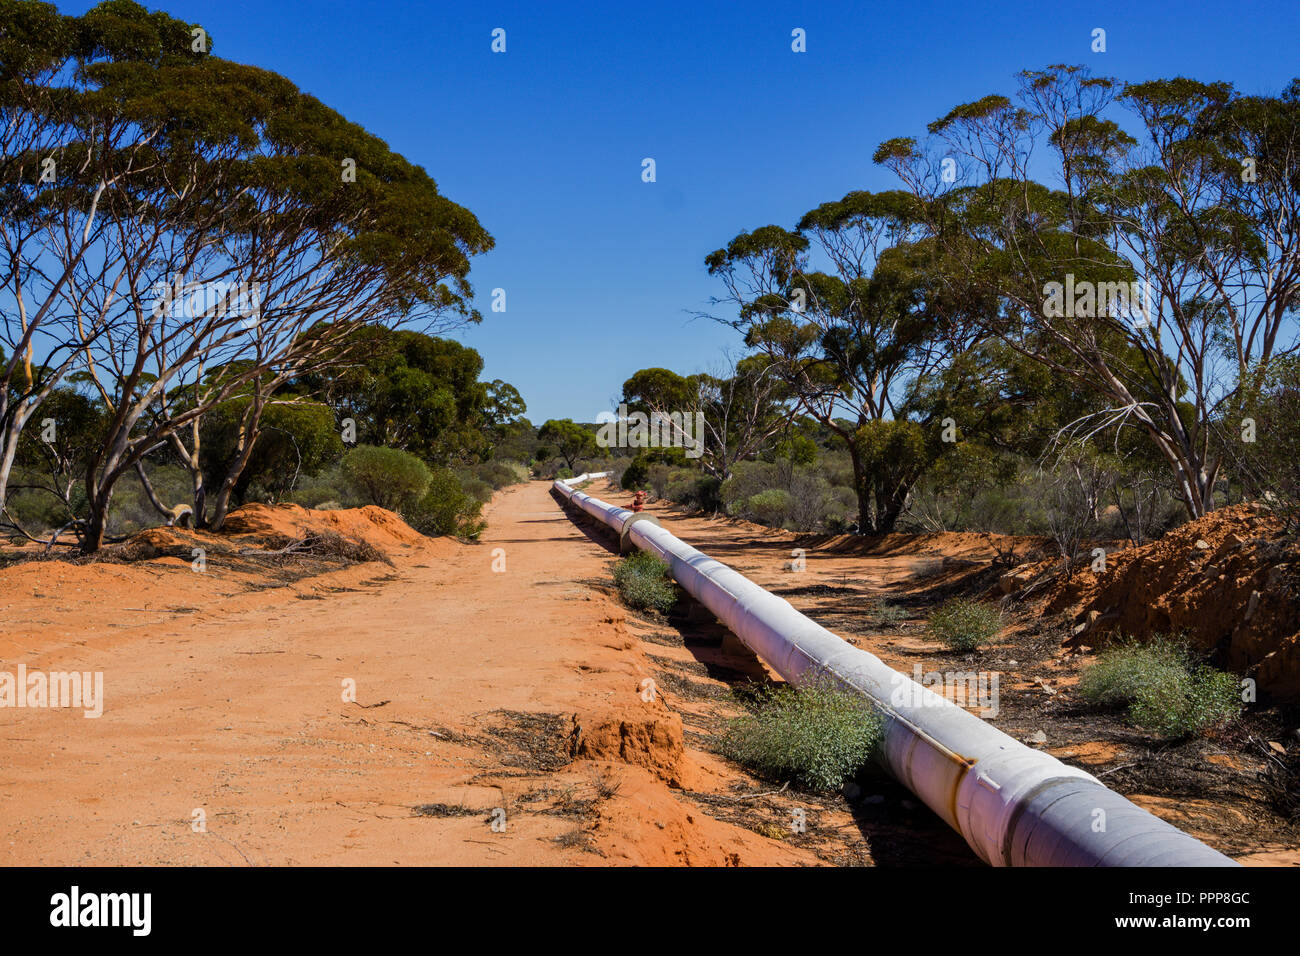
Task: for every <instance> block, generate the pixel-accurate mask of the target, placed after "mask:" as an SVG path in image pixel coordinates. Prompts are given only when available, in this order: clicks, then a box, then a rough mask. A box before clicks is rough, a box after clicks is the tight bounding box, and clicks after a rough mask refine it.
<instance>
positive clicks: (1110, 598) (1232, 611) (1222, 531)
mask: <svg viewBox="0 0 1300 956" xmlns="http://www.w3.org/2000/svg"><path fill="white" fill-rule="evenodd" d="M1279 531H1280V528H1279V524H1278V522H1277V521H1275V520H1274V519H1273V518H1271V517H1269V516H1268V515H1261V514H1257V513H1256V512H1255V511H1254V510H1253V509H1252V508H1251V507H1250V506H1246V505H1239V506H1235V507H1232V508H1222V509H1220V510H1218V511H1215V512H1213V513H1211V514H1209V515H1206V516H1205V517H1204V518H1200V519H1198V520H1196V521H1192V522H1189V523H1188V524H1185V525H1183V526H1182V527H1180V528H1176V529H1174V530H1173V531H1170V532H1169V533H1168V534H1166V535H1165V536H1164V537H1162V538H1161V539H1160V540H1158V541H1153V542H1151V543H1150V544H1146V545H1143V546H1141V547H1139V548H1132V549H1130V550H1127V551H1121V552H1119V553H1117V554H1113V555H1111V556H1109V557H1108V559H1107V564H1108V567H1107V570H1106V571H1105V572H1102V573H1101V574H1096V573H1094V572H1093V571H1092V570H1091V569H1090V568H1088V567H1086V566H1085V567H1083V568H1082V569H1081V570H1079V571H1077V572H1076V573H1075V574H1074V577H1073V578H1072V579H1070V580H1068V581H1066V580H1062V581H1059V582H1057V583H1056V584H1055V585H1054V586H1053V587H1052V589H1051V590H1049V591H1048V593H1047V598H1046V602H1045V606H1044V613H1047V614H1053V613H1063V612H1064V613H1070V614H1073V615H1074V616H1075V619H1076V621H1077V622H1078V624H1077V627H1076V634H1075V637H1074V641H1075V642H1076V643H1083V644H1089V645H1093V646H1096V645H1097V644H1098V642H1099V638H1100V639H1102V640H1104V638H1105V637H1106V636H1108V635H1113V634H1119V633H1123V634H1132V635H1136V636H1147V635H1150V634H1156V633H1165V634H1185V635H1186V636H1187V637H1188V638H1189V639H1190V640H1191V641H1192V643H1193V644H1194V645H1195V646H1196V647H1197V648H1199V649H1201V650H1204V651H1207V652H1208V651H1215V652H1216V653H1217V662H1218V663H1220V664H1221V665H1223V666H1226V667H1228V668H1230V669H1232V670H1234V671H1236V672H1238V673H1245V674H1247V675H1249V676H1252V677H1254V678H1255V680H1256V681H1257V683H1258V686H1259V687H1260V689H1261V690H1264V691H1267V692H1268V693H1270V694H1272V695H1274V696H1276V697H1278V698H1282V699H1294V698H1300V594H1298V592H1300V562H1298V561H1297V559H1300V548H1297V545H1296V542H1295V541H1294V540H1291V541H1288V540H1286V539H1284V538H1281V537H1280V536H1279Z"/></svg>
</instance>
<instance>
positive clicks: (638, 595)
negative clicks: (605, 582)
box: [614, 551, 677, 614]
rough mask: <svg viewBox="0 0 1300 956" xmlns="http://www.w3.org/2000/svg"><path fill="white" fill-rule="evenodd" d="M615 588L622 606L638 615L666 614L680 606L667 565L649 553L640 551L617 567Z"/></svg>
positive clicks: (624, 559) (615, 568) (619, 563)
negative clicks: (675, 605)
mask: <svg viewBox="0 0 1300 956" xmlns="http://www.w3.org/2000/svg"><path fill="white" fill-rule="evenodd" d="M614 584H615V586H617V587H618V593H619V595H620V596H621V597H622V599H623V603H624V604H626V605H627V606H628V607H630V608H633V609H635V610H638V611H658V612H659V613H661V614H667V613H668V611H669V610H671V608H672V606H673V605H674V604H676V603H677V588H676V586H675V585H674V584H673V581H672V578H670V577H669V575H668V565H666V564H665V563H664V562H663V561H661V560H659V558H657V557H655V556H654V555H653V554H650V553H649V552H648V551H638V552H637V553H636V554H632V555H629V556H628V557H626V558H623V559H622V560H621V561H619V562H618V564H616V565H614Z"/></svg>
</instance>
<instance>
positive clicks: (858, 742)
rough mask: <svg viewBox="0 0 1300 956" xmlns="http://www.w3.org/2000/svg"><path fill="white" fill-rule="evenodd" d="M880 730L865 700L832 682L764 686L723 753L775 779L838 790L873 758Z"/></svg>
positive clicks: (734, 724) (735, 723)
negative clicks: (800, 685)
mask: <svg viewBox="0 0 1300 956" xmlns="http://www.w3.org/2000/svg"><path fill="white" fill-rule="evenodd" d="M881 728H882V725H881V720H880V717H879V716H878V715H877V714H876V713H875V712H874V711H873V710H872V709H871V707H870V706H869V705H868V704H867V703H866V701H864V700H863V699H862V698H861V697H860V696H859V695H857V694H854V693H851V692H849V691H846V690H844V689H843V688H842V687H840V686H838V685H836V684H833V683H832V682H831V681H830V680H829V679H822V680H817V681H813V682H810V683H809V684H807V685H805V686H803V687H800V688H793V687H788V686H782V687H763V688H760V689H759V690H758V691H757V692H756V693H755V694H754V697H753V701H752V706H751V710H750V712H749V713H747V714H744V715H742V716H740V717H737V718H734V719H733V720H731V721H730V723H729V724H728V727H727V730H726V733H725V734H724V735H723V738H722V752H723V753H724V754H725V755H726V756H728V757H730V758H731V759H732V760H735V761H737V762H739V763H742V764H745V765H746V766H748V767H752V768H753V769H754V770H756V771H757V772H759V773H761V774H763V775H764V776H766V777H769V778H771V779H774V780H788V779H790V778H794V779H796V780H798V781H799V783H801V784H802V785H804V786H806V787H809V788H811V789H813V790H836V789H838V788H839V787H841V786H843V785H844V784H845V783H846V782H847V781H848V780H850V779H852V778H853V777H854V776H855V775H856V774H857V772H858V771H859V770H860V769H861V768H862V767H863V766H865V765H866V763H867V761H868V760H870V759H871V756H872V754H873V752H874V750H875V748H876V746H877V744H878V743H879V740H880V734H881Z"/></svg>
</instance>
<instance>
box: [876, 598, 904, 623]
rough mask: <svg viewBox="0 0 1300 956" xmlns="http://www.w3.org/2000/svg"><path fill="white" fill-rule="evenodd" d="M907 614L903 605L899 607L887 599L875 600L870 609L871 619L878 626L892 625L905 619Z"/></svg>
mask: <svg viewBox="0 0 1300 956" xmlns="http://www.w3.org/2000/svg"><path fill="white" fill-rule="evenodd" d="M908 616H909V614H908V610H907V608H905V607H899V606H898V605H897V604H892V603H890V602H889V601H877V602H876V606H875V607H873V608H872V609H871V619H872V621H873V622H875V624H876V626H878V627H886V628H887V627H894V626H895V625H897V624H900V623H901V622H903V621H905V620H907V618H908Z"/></svg>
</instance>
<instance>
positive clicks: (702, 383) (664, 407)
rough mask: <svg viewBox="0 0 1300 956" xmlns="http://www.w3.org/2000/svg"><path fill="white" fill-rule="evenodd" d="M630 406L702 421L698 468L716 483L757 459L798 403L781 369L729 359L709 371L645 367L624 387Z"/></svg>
mask: <svg viewBox="0 0 1300 956" xmlns="http://www.w3.org/2000/svg"><path fill="white" fill-rule="evenodd" d="M622 400H623V401H624V402H625V403H626V404H627V406H628V408H630V409H632V410H633V411H640V412H643V413H646V414H649V415H658V416H659V417H660V419H661V420H663V421H670V422H671V421H672V420H673V419H672V416H673V414H674V413H677V414H678V415H680V416H682V417H683V418H685V417H686V416H690V417H691V418H692V419H695V418H696V416H698V421H700V422H702V425H703V428H702V433H701V434H699V435H695V434H692V435H691V436H689V437H690V438H691V439H692V440H698V442H699V448H700V456H699V459H700V467H701V468H702V469H703V470H704V472H705V474H707V475H709V476H710V477H713V478H716V479H717V480H718V481H719V482H722V481H726V480H727V479H728V478H730V477H731V473H732V470H733V469H734V468H735V466H736V464H737V462H741V461H748V460H750V459H753V458H755V457H757V456H758V455H759V454H760V453H761V452H762V451H763V450H764V449H765V448H766V447H767V446H768V445H769V443H770V442H771V441H772V439H774V438H776V437H777V436H779V435H781V434H782V433H784V432H785V431H786V430H787V429H788V428H789V426H790V420H791V417H792V416H793V414H794V412H795V409H796V408H797V406H796V405H794V404H792V403H791V402H790V393H789V388H788V386H787V385H786V382H785V380H784V378H783V377H782V375H781V374H780V370H779V369H778V368H777V367H776V365H775V364H774V363H773V362H771V361H770V360H769V359H768V358H767V357H766V356H764V355H761V354H759V355H748V356H745V357H743V358H740V359H738V360H730V359H728V360H727V362H726V366H725V367H722V368H718V369H716V370H714V371H712V372H703V373H699V374H695V375H678V374H677V373H676V372H673V371H671V370H669V369H664V368H647V369H641V370H640V371H638V372H636V373H635V374H634V375H633V376H632V377H631V378H629V379H628V380H627V381H626V382H624V383H623V395H622Z"/></svg>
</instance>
